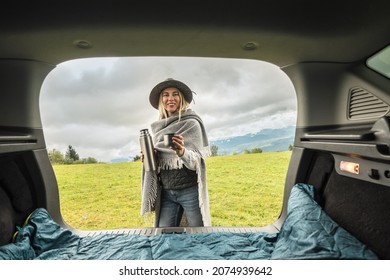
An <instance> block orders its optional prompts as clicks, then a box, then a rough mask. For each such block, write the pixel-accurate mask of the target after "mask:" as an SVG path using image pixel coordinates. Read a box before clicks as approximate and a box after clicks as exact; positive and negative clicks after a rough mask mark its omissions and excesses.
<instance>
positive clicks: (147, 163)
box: [139, 128, 157, 171]
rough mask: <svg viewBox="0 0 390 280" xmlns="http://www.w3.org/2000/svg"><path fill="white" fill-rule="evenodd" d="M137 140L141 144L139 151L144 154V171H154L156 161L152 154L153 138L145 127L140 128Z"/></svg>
mask: <svg viewBox="0 0 390 280" xmlns="http://www.w3.org/2000/svg"><path fill="white" fill-rule="evenodd" d="M139 142H140V145H141V151H142V153H143V155H144V168H145V171H156V170H157V161H156V155H155V154H154V146H153V140H152V137H151V136H150V134H149V130H148V129H147V128H146V129H141V133H140V137H139Z"/></svg>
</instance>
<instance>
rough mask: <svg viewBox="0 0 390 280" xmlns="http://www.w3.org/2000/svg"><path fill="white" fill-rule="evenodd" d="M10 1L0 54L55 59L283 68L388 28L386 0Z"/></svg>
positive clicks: (378, 39) (356, 56)
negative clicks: (228, 62) (213, 60)
mask: <svg viewBox="0 0 390 280" xmlns="http://www.w3.org/2000/svg"><path fill="white" fill-rule="evenodd" d="M102 5H104V9H102ZM7 6H8V8H7V13H8V15H9V16H7V17H3V18H1V19H0V26H1V28H0V30H1V32H2V34H3V36H2V37H1V38H0V53H2V58H3V59H4V58H18V59H32V60H37V61H43V62H46V63H50V64H54V65H57V64H59V63H61V62H64V61H68V60H71V59H77V58H87V57H107V56H115V57H124V56H194V57H226V58H244V59H258V60H264V61H267V62H270V63H274V64H276V65H279V66H281V67H282V66H286V65H290V64H295V63H298V62H306V61H330V60H332V61H337V62H352V61H358V60H361V59H363V58H366V57H368V56H369V55H371V54H373V53H375V52H376V51H378V50H379V49H378V46H379V47H384V46H386V45H387V44H388V36H387V34H389V33H390V24H389V19H388V17H387V11H388V10H389V9H388V8H390V4H389V3H388V2H386V1H372V2H370V3H360V2H351V3H348V1H347V3H346V2H345V1H341V2H339V1H338V2H337V4H336V3H333V2H332V1H330V2H329V1H327V2H326V3H325V2H324V3H322V2H315V3H311V2H310V1H303V0H299V1H282V3H281V2H280V1H267V2H264V3H261V5H260V4H259V3H258V2H252V1H246V2H243V3H239V4H236V3H230V2H222V1H213V2H212V3H207V5H205V4H200V3H199V1H180V2H179V1H170V2H169V3H166V2H164V3H154V2H153V3H151V1H146V2H145V1H144V2H142V3H137V6H134V5H133V4H131V3H128V1H117V2H113V3H112V4H110V5H107V4H106V3H95V2H92V1H83V2H75V1H67V2H66V3H56V5H55V7H53V5H47V6H42V5H36V4H35V3H33V2H31V3H26V4H24V5H23V6H20V5H17V4H7ZM248 6H249V7H251V8H249V9H248ZM150 7H153V9H151V8H150ZM281 7H283V8H281ZM102 11H103V12H102ZM293 37H294V38H293ZM363 38H370V40H369V42H368V41H366V40H364V41H363ZM77 40H86V41H89V42H90V43H91V46H92V47H91V48H89V49H80V48H78V47H77V46H75V45H74V42H75V41H77ZM286 40H288V41H289V43H288V46H286V45H285V41H286ZM246 42H256V43H257V44H258V47H257V49H255V50H249V51H248V50H244V49H243V48H242V45H243V44H245V43H246ZM324 50H326V51H324Z"/></svg>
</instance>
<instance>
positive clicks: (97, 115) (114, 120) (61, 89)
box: [40, 57, 296, 162]
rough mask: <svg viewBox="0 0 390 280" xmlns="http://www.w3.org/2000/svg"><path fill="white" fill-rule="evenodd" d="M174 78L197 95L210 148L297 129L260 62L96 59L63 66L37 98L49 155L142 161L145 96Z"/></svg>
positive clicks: (289, 100) (278, 79)
mask: <svg viewBox="0 0 390 280" xmlns="http://www.w3.org/2000/svg"><path fill="white" fill-rule="evenodd" d="M168 77H171V78H175V79H178V80H181V81H183V82H184V83H186V84H187V85H188V86H189V87H190V88H191V89H192V90H193V91H194V92H196V95H194V101H195V102H194V103H193V104H192V108H193V109H194V110H195V111H196V112H197V113H198V114H199V115H200V116H201V117H202V118H203V121H204V123H205V126H206V128H207V130H208V135H209V138H210V140H217V139H221V138H226V137H228V136H232V135H244V134H247V133H256V132H258V131H260V130H261V129H264V128H277V127H285V126H289V125H295V119H296V99H295V92H294V89H293V86H292V84H291V82H290V80H289V79H288V78H287V76H286V75H285V74H284V73H283V72H282V71H281V70H280V69H279V68H277V67H276V66H274V65H271V64H269V63H265V62H258V61H251V60H237V59H206V58H178V57H176V58H173V57H167V58H150V57H138V58H121V59H120V58H99V59H89V60H85V59H83V60H75V61H70V62H66V63H63V64H60V65H59V66H57V68H56V69H54V70H53V71H52V73H50V74H49V76H48V77H47V79H46V80H45V83H44V85H43V87H42V92H41V100H40V102H41V104H40V106H41V115H42V123H43V128H44V133H45V138H46V143H47V147H48V149H53V148H55V149H57V150H60V151H62V152H65V151H66V149H67V147H68V145H72V146H73V147H74V148H75V149H76V151H77V152H78V153H79V155H80V156H81V157H94V158H96V159H98V160H100V161H106V162H109V161H110V160H112V159H115V158H120V157H121V158H130V159H131V158H132V157H134V156H135V155H138V154H139V143H138V136H139V131H140V129H142V128H148V127H149V126H150V123H151V122H153V121H155V120H157V117H158V112H157V110H155V109H154V108H152V107H151V105H150V104H149V93H150V90H151V89H152V88H153V87H154V86H155V85H156V84H157V83H159V82H160V81H163V80H165V79H166V78H168Z"/></svg>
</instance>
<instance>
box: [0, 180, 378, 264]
mask: <svg viewBox="0 0 390 280" xmlns="http://www.w3.org/2000/svg"><path fill="white" fill-rule="evenodd" d="M314 191H315V189H314V188H313V187H312V186H311V185H307V184H297V185H295V186H294V187H293V188H292V191H291V195H290V198H289V202H288V216H287V218H286V220H285V222H284V224H283V226H282V228H281V230H280V232H279V233H275V234H269V233H264V232H248V233H231V232H229V233H228V232H213V233H198V234H161V235H156V236H143V235H125V234H101V235H96V236H87V237H80V236H78V235H76V234H75V233H73V232H71V231H70V230H67V229H64V228H61V227H60V226H59V225H58V224H57V223H56V222H55V221H54V220H53V219H52V218H51V217H50V216H49V214H48V212H47V211H46V210H45V209H42V208H39V209H36V210H35V211H34V212H33V213H32V214H31V215H30V217H29V218H28V220H27V221H26V224H25V225H24V226H23V227H22V228H21V229H19V231H18V232H17V234H16V238H15V241H14V243H11V244H7V245H4V246H1V247H0V259H7V260H9V259H17V260H30V259H47V260H49V259H50V260H53V259H59V260H69V259H71V260H79V259H83V260H87V259H89V260H219V259H226V260H234V259H236V260H256V259H282V260H285V259H377V256H376V255H375V254H374V253H373V252H372V251H371V250H370V249H369V248H367V246H365V245H364V244H362V243H361V242H360V241H359V240H357V239H356V238H355V237H353V236H352V235H351V234H349V233H348V232H347V231H345V230H344V229H343V228H342V227H340V226H339V225H337V223H335V222H334V221H333V220H332V219H331V218H330V217H329V216H328V215H327V214H326V213H325V212H324V211H323V210H322V209H321V207H320V206H319V205H318V204H317V203H316V202H315V200H314Z"/></svg>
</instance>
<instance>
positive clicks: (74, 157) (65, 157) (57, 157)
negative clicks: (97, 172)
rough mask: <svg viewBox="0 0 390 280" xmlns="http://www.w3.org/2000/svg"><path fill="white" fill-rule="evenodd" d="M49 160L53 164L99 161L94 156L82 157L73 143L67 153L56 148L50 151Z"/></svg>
mask: <svg viewBox="0 0 390 280" xmlns="http://www.w3.org/2000/svg"><path fill="white" fill-rule="evenodd" d="M48 155H49V160H50V162H51V163H52V164H93V163H98V161H97V160H96V159H95V158H93V157H87V158H81V159H80V156H79V154H78V153H77V152H76V149H75V148H73V147H72V145H69V146H68V149H67V150H66V152H65V154H63V153H62V152H61V151H58V150H56V149H52V150H50V151H48Z"/></svg>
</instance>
